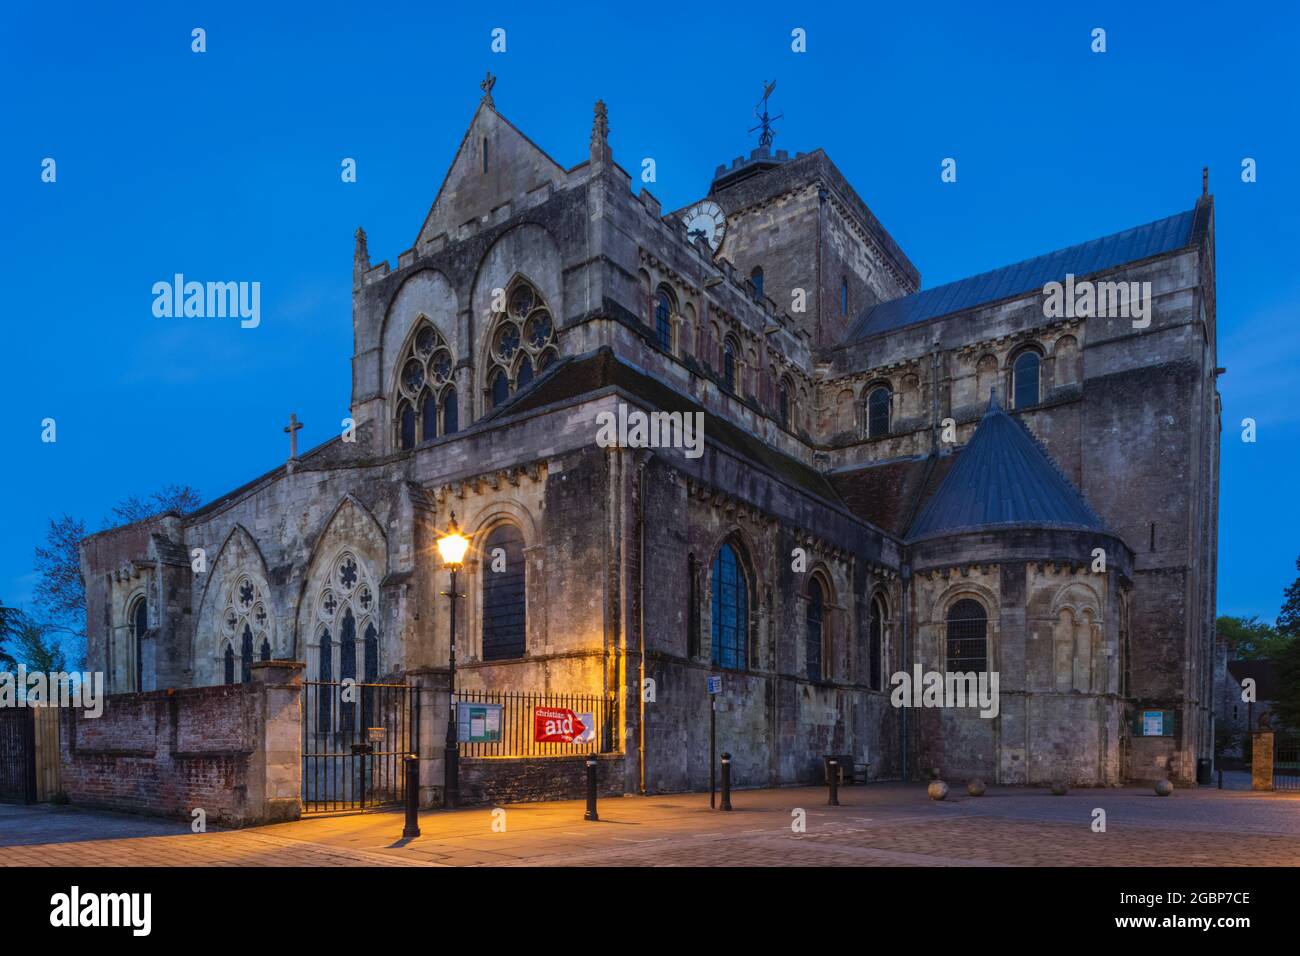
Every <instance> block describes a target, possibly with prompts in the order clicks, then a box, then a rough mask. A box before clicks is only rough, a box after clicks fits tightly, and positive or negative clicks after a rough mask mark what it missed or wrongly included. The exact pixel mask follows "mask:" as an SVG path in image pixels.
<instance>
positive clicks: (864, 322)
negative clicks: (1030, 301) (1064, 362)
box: [848, 209, 1197, 342]
mask: <svg viewBox="0 0 1300 956" xmlns="http://www.w3.org/2000/svg"><path fill="white" fill-rule="evenodd" d="M1196 212H1197V210H1196V209H1189V210H1187V211H1186V212H1180V213H1178V215H1176V216H1169V217H1168V218H1166V219H1158V220H1156V221H1155V222H1152V223H1148V224H1147V225H1145V226H1137V227H1136V228H1134V229H1126V230H1124V231H1123V232H1117V233H1115V234H1114V235H1112V236H1103V237H1102V238H1100V239H1093V240H1090V241H1089V242H1084V243H1080V244H1079V245H1077V246H1069V247H1068V248H1065V249H1058V250H1057V251H1056V252H1049V253H1048V254H1047V255H1043V256H1037V257H1036V258H1033V259H1026V260H1025V261H1024V262H1017V263H1015V264H1014V265H1009V266H1003V267H1002V268H1001V269H994V270H992V271H991V272H982V273H980V274H979V275H976V276H971V277H970V278H967V279H958V280H957V281H956V282H949V283H948V284H947V285H940V286H935V287H934V288H933V289H923V290H921V291H920V292H914V293H912V294H911V295H906V296H903V297H902V298H900V299H890V300H889V301H887V302H880V303H878V304H876V305H874V306H872V307H871V308H870V309H868V310H867V311H866V312H865V313H863V314H862V315H861V316H860V317H859V318H858V320H857V321H856V322H855V323H854V324H853V327H852V328H851V329H850V330H849V334H848V341H850V342H853V341H857V340H859V339H865V338H868V337H869V336H872V335H878V334H880V333H881V332H892V331H893V330H895V329H901V328H903V327H904V326H908V325H913V324H915V323H917V322H924V321H926V320H927V319H934V318H938V317H939V316H941V315H951V314H952V313H954V312H961V311H964V310H965V309H971V308H974V307H975V306H978V305H984V304H986V303H990V302H997V301H999V300H1001V299H1007V298H1011V297H1013V296H1019V295H1025V294H1026V293H1029V292H1034V291H1037V290H1041V289H1042V288H1043V286H1044V285H1046V284H1047V283H1048V282H1060V281H1063V280H1064V279H1065V276H1066V275H1067V274H1070V275H1074V276H1080V277H1081V276H1086V275H1091V274H1093V273H1096V272H1103V271H1105V270H1107V269H1113V268H1115V267H1116V266H1120V265H1123V264H1125V263H1126V262H1137V261H1139V260H1142V259H1147V258H1150V257H1151V256H1158V255H1162V254H1163V253H1166V252H1172V251H1173V250H1175V249H1182V248H1184V247H1186V246H1188V245H1190V244H1191V242H1192V239H1193V232H1192V224H1193V220H1194V219H1195V218H1196Z"/></svg>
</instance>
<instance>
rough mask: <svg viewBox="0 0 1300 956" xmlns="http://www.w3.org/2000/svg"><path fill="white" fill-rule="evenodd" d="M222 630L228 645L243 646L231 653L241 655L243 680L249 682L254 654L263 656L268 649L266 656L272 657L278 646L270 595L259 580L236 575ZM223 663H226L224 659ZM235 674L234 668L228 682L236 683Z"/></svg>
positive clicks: (224, 643)
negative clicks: (268, 609) (273, 635)
mask: <svg viewBox="0 0 1300 956" xmlns="http://www.w3.org/2000/svg"><path fill="white" fill-rule="evenodd" d="M221 631H222V633H221V637H222V643H223V645H224V646H225V647H226V648H227V649H229V648H231V647H233V646H235V645H237V646H238V648H239V649H238V651H231V654H232V655H235V654H237V655H238V658H239V680H240V681H241V682H242V683H245V684H247V683H248V682H249V681H250V680H252V666H253V659H254V654H255V653H257V654H258V655H259V656H260V655H261V654H263V653H264V654H265V656H264V657H262V660H270V659H271V657H272V650H273V649H274V647H275V642H274V641H273V640H272V636H271V616H270V614H268V613H267V610H266V595H265V594H264V593H263V590H262V585H261V583H260V582H259V581H257V580H255V579H254V578H252V577H250V576H249V575H247V574H241V575H240V576H239V577H237V578H236V579H235V583H234V584H233V585H232V586H231V588H230V592H229V593H228V594H227V595H226V608H225V610H224V611H223V612H222V614H221ZM223 657H224V655H223ZM222 664H223V666H224V664H225V661H224V660H223V661H222ZM234 677H235V675H234V673H233V672H231V673H230V676H229V679H228V680H227V681H226V683H228V684H233V683H234V682H235V681H234Z"/></svg>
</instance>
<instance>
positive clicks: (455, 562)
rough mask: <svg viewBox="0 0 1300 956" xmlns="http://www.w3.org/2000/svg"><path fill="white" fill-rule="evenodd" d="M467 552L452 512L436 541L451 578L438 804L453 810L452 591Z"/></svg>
mask: <svg viewBox="0 0 1300 956" xmlns="http://www.w3.org/2000/svg"><path fill="white" fill-rule="evenodd" d="M468 549H469V538H467V537H465V536H464V535H463V534H461V533H460V528H458V527H457V526H456V512H454V511H453V512H452V513H451V526H450V527H449V528H448V529H447V533H446V534H444V535H442V536H441V537H440V538H438V553H439V554H440V555H441V556H442V563H443V565H444V566H446V568H447V571H448V572H450V574H451V590H449V591H443V592H442V593H443V594H445V595H447V597H448V598H449V599H450V601H451V620H450V622H449V623H450V625H451V628H450V635H451V641H450V644H449V645H448V648H449V652H448V656H447V660H448V665H449V675H448V678H447V700H448V703H449V704H450V705H451V713H450V714H448V716H447V741H446V746H445V748H444V750H443V757H442V767H443V783H442V793H443V798H442V802H443V806H444V807H454V806H455V805H456V803H457V801H458V800H459V798H460V743H459V741H458V740H457V737H456V599H457V598H458V597H460V594H458V593H457V591H456V572H457V571H459V570H460V566H461V563H462V562H463V561H464V560H465V552H466V550H468Z"/></svg>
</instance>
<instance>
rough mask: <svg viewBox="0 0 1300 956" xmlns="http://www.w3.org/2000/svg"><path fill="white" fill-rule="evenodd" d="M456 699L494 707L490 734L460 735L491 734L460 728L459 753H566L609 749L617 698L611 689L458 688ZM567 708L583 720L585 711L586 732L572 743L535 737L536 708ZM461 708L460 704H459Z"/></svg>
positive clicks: (482, 728)
mask: <svg viewBox="0 0 1300 956" xmlns="http://www.w3.org/2000/svg"><path fill="white" fill-rule="evenodd" d="M456 701H457V703H458V704H471V705H473V704H486V705H495V706H496V707H499V708H500V712H499V714H497V715H495V717H493V718H492V719H498V718H499V726H498V727H497V733H496V734H495V737H496V739H493V740H482V739H478V740H474V739H468V740H467V739H466V736H467V734H469V733H470V731H471V730H479V731H481V732H482V733H481V734H480V736H484V735H491V729H490V728H489V727H487V726H486V725H485V726H483V727H474V728H468V727H461V726H460V724H461V723H463V721H459V720H458V723H457V731H458V734H459V736H460V738H461V741H460V754H461V756H463V757H567V756H573V755H575V754H592V753H612V752H613V751H614V749H615V748H614V728H615V727H616V726H617V723H618V699H617V697H616V696H615V695H614V694H610V695H608V696H601V695H600V694H532V693H525V692H520V691H460V692H458V693H457V694H456ZM538 708H542V709H544V710H568V711H572V712H573V713H574V714H575V715H578V716H579V718H580V719H581V720H582V721H583V723H584V726H585V725H586V717H584V716H582V715H590V716H591V719H592V721H593V726H591V727H590V728H589V729H590V730H591V733H590V734H588V735H584V737H583V738H580V739H579V740H576V741H574V742H573V743H560V742H547V741H539V740H537V739H536V733H535V730H536V725H537V717H538V715H537V710H538ZM462 709H463V708H462Z"/></svg>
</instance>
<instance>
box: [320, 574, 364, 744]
mask: <svg viewBox="0 0 1300 956" xmlns="http://www.w3.org/2000/svg"><path fill="white" fill-rule="evenodd" d="M315 618H316V634H317V644H318V646H317V648H316V673H317V674H318V675H320V680H321V681H322V682H323V683H333V682H334V681H343V680H353V681H355V680H357V672H358V670H360V671H361V675H362V677H361V683H363V684H364V683H370V682H373V681H374V680H375V678H377V676H378V674H379V664H380V662H379V629H378V628H379V624H378V622H379V600H378V591H377V590H376V588H375V582H374V578H373V577H372V576H371V574H370V569H369V568H368V567H367V566H366V565H365V563H364V562H363V561H361V560H360V559H359V558H358V557H357V556H356V554H354V553H353V552H351V551H344V552H343V553H342V554H340V555H339V556H338V557H337V558H335V559H334V562H333V564H331V565H330V569H329V574H328V575H327V576H326V577H325V579H324V580H323V581H322V582H321V583H320V585H319V586H318V587H317V590H316V596H315ZM358 635H361V639H360V640H359V639H358ZM362 691H363V692H362V694H361V702H362V707H361V710H362V716H363V718H364V716H365V714H366V706H367V705H366V694H365V692H364V691H365V689H364V687H363V688H362ZM319 692H320V694H319V697H318V704H317V717H316V720H317V730H318V731H320V732H322V733H324V732H326V731H329V730H331V729H334V730H340V731H348V732H351V731H352V730H355V729H356V719H357V707H356V702H355V697H354V698H353V700H351V701H348V700H344V699H342V697H341V696H340V694H339V691H338V689H337V688H336V687H320V688H319ZM335 698H338V699H339V703H338V707H337V711H334V709H333V703H332V702H333V701H334V699H335ZM336 714H337V716H336ZM335 719H337V725H335V724H334V721H335Z"/></svg>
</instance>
